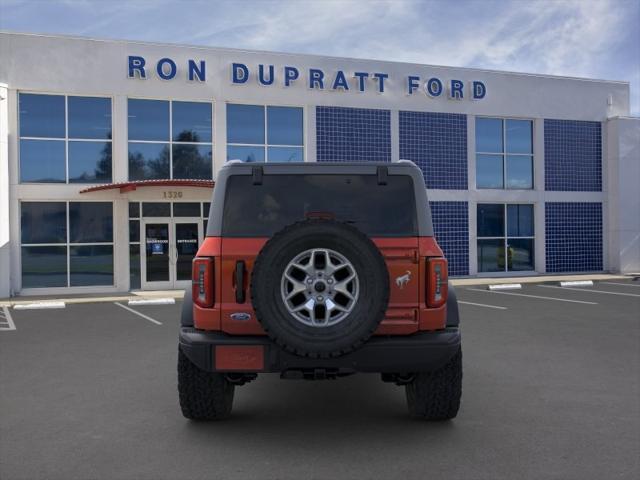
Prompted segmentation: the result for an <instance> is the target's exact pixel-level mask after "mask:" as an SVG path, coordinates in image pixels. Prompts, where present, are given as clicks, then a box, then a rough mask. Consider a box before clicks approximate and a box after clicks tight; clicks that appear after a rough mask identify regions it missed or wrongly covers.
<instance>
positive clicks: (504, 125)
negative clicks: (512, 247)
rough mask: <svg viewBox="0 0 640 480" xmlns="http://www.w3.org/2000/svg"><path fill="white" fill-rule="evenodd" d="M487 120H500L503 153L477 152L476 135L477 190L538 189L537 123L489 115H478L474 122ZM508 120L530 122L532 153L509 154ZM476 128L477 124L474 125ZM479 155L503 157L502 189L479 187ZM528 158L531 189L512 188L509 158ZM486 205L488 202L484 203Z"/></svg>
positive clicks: (529, 120)
mask: <svg viewBox="0 0 640 480" xmlns="http://www.w3.org/2000/svg"><path fill="white" fill-rule="evenodd" d="M479 118H480V119H481V118H487V119H492V120H500V121H501V123H502V152H484V151H479V150H477V143H478V142H477V130H476V133H474V136H475V137H476V138H474V140H475V141H474V150H475V166H476V172H475V174H476V185H475V187H476V190H522V191H531V190H535V189H536V171H535V157H536V154H535V138H536V136H535V128H536V122H535V119H533V118H524V117H494V116H489V115H476V117H475V120H474V122H477V120H478V119H479ZM508 120H520V121H523V120H524V121H528V122H530V123H531V153H509V152H507V121H508ZM474 128H475V124H474ZM478 155H495V156H500V157H502V188H491V187H479V186H478ZM511 156H512V157H528V158H530V159H531V188H511V187H509V186H508V182H507V157H511ZM483 203H486V202H483Z"/></svg>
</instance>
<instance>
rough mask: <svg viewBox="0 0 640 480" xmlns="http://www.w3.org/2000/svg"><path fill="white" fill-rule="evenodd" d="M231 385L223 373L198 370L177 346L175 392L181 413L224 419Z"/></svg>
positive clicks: (227, 412)
mask: <svg viewBox="0 0 640 480" xmlns="http://www.w3.org/2000/svg"><path fill="white" fill-rule="evenodd" d="M234 388H235V387H234V385H233V384H232V383H230V382H229V381H228V380H227V379H226V378H225V377H224V375H223V374H221V373H211V372H205V371H204V370H200V369H199V368H198V367H197V366H196V365H194V364H193V363H192V362H191V360H189V358H188V357H187V356H186V355H185V354H184V353H182V350H181V349H180V348H178V393H179V396H180V408H181V409H182V415H184V416H185V417H186V418H189V419H191V420H222V419H224V418H228V417H229V415H231V408H232V405H233V392H234Z"/></svg>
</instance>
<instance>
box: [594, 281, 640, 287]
mask: <svg viewBox="0 0 640 480" xmlns="http://www.w3.org/2000/svg"><path fill="white" fill-rule="evenodd" d="M598 283H604V284H606V285H622V286H623V287H640V283H638V284H633V283H622V282H598Z"/></svg>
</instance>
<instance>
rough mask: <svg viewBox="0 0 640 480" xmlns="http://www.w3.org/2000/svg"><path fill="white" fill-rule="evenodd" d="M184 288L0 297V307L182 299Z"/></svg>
mask: <svg viewBox="0 0 640 480" xmlns="http://www.w3.org/2000/svg"><path fill="white" fill-rule="evenodd" d="M183 296H184V290H148V291H135V292H124V293H115V294H114V293H105V294H99V293H98V294H96V293H86V294H78V295H64V296H61V295H40V296H35V295H34V296H32V295H29V296H21V297H12V298H2V299H0V307H12V306H14V305H24V304H28V303H38V302H64V303H69V304H71V303H100V302H127V301H129V300H141V299H157V298H174V299H180V300H182V297H183Z"/></svg>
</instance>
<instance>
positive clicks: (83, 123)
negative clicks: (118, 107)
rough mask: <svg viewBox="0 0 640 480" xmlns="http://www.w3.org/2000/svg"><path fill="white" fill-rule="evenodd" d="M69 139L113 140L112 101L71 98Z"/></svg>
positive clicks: (69, 103) (69, 101)
mask: <svg viewBox="0 0 640 480" xmlns="http://www.w3.org/2000/svg"><path fill="white" fill-rule="evenodd" d="M67 104H68V108H69V113H68V115H69V133H68V135H69V138H91V139H104V140H108V139H111V99H110V98H98V97H69V98H67Z"/></svg>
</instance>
